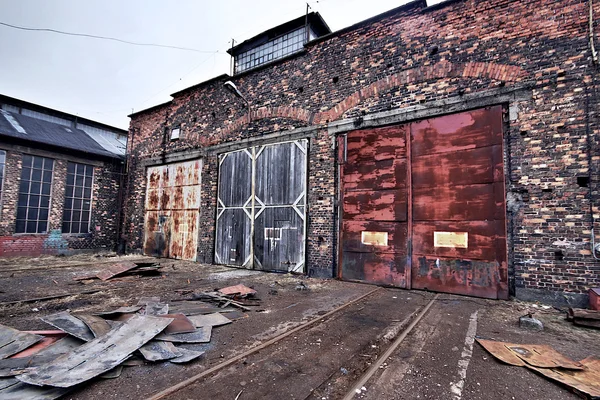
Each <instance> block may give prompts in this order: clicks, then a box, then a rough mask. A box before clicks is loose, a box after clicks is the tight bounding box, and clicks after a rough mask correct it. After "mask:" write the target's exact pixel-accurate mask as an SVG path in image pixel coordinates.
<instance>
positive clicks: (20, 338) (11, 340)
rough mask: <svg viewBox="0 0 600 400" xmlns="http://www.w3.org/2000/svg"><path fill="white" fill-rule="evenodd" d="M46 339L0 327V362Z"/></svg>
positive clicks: (3, 326)
mask: <svg viewBox="0 0 600 400" xmlns="http://www.w3.org/2000/svg"><path fill="white" fill-rule="evenodd" d="M43 338H44V337H43V336H40V335H34V334H32V333H26V332H21V331H19V330H16V329H13V328H11V327H8V326H5V325H0V360H2V359H4V358H7V357H10V356H12V355H13V354H17V353H19V352H20V351H23V350H25V349H26V348H28V347H29V346H31V345H34V344H35V343H37V342H39V341H40V340H42V339H43Z"/></svg>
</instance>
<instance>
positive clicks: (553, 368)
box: [477, 338, 600, 398]
mask: <svg viewBox="0 0 600 400" xmlns="http://www.w3.org/2000/svg"><path fill="white" fill-rule="evenodd" d="M477 342H478V343H479V344H480V345H481V346H482V347H483V348H484V349H486V350H487V351H488V352H489V353H490V354H492V355H493V356H494V357H496V358H497V359H499V360H500V361H502V362H504V363H507V364H509V365H513V366H518V367H526V368H529V369H531V370H534V371H536V372H538V373H539V374H541V375H543V376H545V377H547V378H549V379H551V380H554V381H557V382H560V383H562V384H564V385H566V386H568V387H571V388H572V389H574V390H575V391H576V392H577V393H580V394H584V395H585V397H587V396H590V397H592V398H596V397H598V396H600V359H599V358H598V357H588V358H586V359H584V360H581V361H573V360H571V359H569V358H568V357H566V356H564V355H562V354H560V353H559V352H557V351H556V350H554V349H553V348H551V347H550V346H546V345H533V344H515V343H505V342H498V341H493V340H484V339H479V338H478V339H477Z"/></svg>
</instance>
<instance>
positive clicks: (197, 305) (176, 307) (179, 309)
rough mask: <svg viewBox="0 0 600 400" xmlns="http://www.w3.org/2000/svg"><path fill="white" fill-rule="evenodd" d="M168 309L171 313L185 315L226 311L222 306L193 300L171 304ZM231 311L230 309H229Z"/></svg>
mask: <svg viewBox="0 0 600 400" xmlns="http://www.w3.org/2000/svg"><path fill="white" fill-rule="evenodd" d="M169 308H170V311H171V312H173V313H181V314H185V315H187V316H190V315H198V314H212V313H215V312H226V310H223V309H222V308H219V307H215V306H213V305H210V304H208V303H205V302H203V301H195V302H187V301H186V302H181V303H175V304H171V305H170V306H169ZM230 311H231V310H230Z"/></svg>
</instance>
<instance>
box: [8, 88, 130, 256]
mask: <svg viewBox="0 0 600 400" xmlns="http://www.w3.org/2000/svg"><path fill="white" fill-rule="evenodd" d="M126 140H127V136H126V131H124V130H121V129H118V128H114V127H111V126H107V125H104V124H100V123H97V122H95V121H90V120H86V119H83V118H78V117H76V116H74V115H70V114H66V113H63V112H59V111H56V110H52V109H49V108H46V107H42V106H39V105H36V104H32V103H29V102H26V101H22V100H18V99H15V98H11V97H8V96H0V161H1V162H0V172H1V176H0V182H1V187H0V188H1V192H0V193H1V202H2V203H1V209H0V256H2V257H13V256H38V255H41V254H73V253H76V252H82V251H94V252H95V251H114V250H116V246H117V238H118V237H119V231H118V230H119V228H120V224H119V218H120V215H121V214H120V209H121V190H120V187H121V186H122V181H124V165H125V146H126Z"/></svg>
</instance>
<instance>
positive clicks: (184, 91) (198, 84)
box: [171, 74, 231, 97]
mask: <svg viewBox="0 0 600 400" xmlns="http://www.w3.org/2000/svg"><path fill="white" fill-rule="evenodd" d="M221 79H222V80H225V79H231V76H229V74H221V75H218V76H215V77H213V78H210V79H207V80H205V81H202V82H200V83H197V84H195V85H193V86H189V87H186V88H185V89H181V90H180V91H178V92H175V93H173V94H171V97H177V96H181V95H182V94H184V93H187V92H188V91H190V90H193V89H197V88H199V87H202V86H205V85H208V84H210V83H213V82H216V81H219V80H221Z"/></svg>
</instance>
